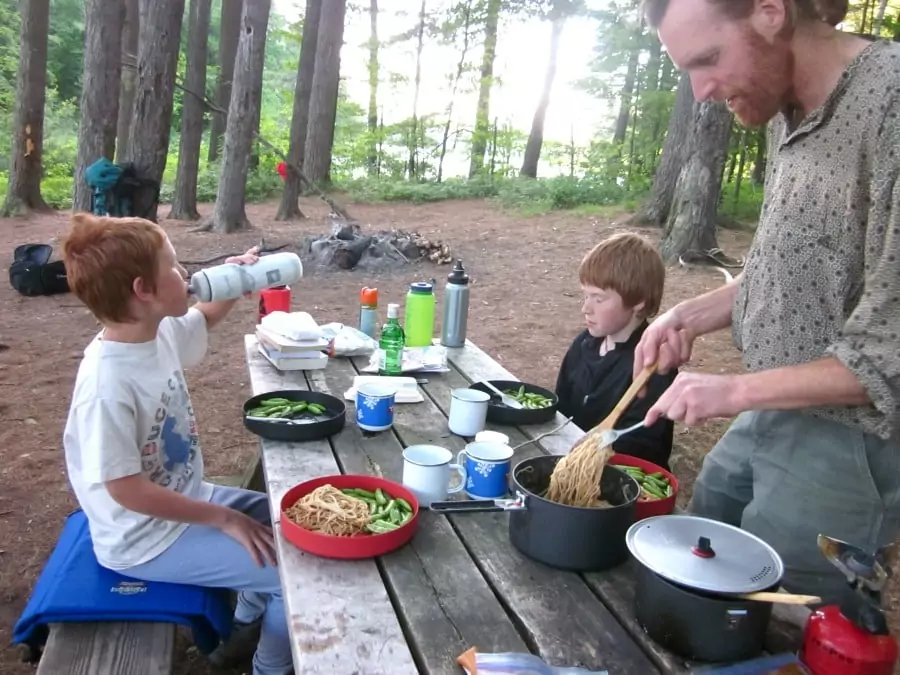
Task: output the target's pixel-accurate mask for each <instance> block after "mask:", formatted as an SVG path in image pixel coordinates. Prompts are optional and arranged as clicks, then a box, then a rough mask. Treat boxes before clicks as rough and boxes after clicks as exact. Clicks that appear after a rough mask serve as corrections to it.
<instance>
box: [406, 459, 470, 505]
mask: <svg viewBox="0 0 900 675" xmlns="http://www.w3.org/2000/svg"><path fill="white" fill-rule="evenodd" d="M451 461H453V453H452V452H450V451H449V450H447V449H446V448H442V447H440V446H438V445H411V446H409V447H408V448H406V450H404V451H403V485H405V486H406V487H407V488H409V490H410V491H411V492H412V493H413V494H414V495H415V496H416V499H417V500H418V501H419V505H420V506H422V507H427V506H429V505H430V504H431V502H442V501H444V500H445V499H447V495H452V494H455V493H457V492H460V491H461V490H462V489H463V488H465V486H466V470H465V469H464V468H463V467H461V466H459V464H451V463H450V462H451ZM454 472H455V473H457V474H459V478H460V480H459V484H458V485H454V486H452V487H451V486H450V478H451V475H452V474H453V473H454Z"/></svg>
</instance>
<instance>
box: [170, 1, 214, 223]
mask: <svg viewBox="0 0 900 675" xmlns="http://www.w3.org/2000/svg"><path fill="white" fill-rule="evenodd" d="M190 1H191V4H190V21H189V24H188V54H187V65H186V68H185V69H186V71H187V72H186V74H185V78H184V87H185V89H187V90H188V91H190V92H195V93H194V94H186V95H185V96H184V99H183V101H184V102H183V104H182V106H181V141H180V143H179V147H178V170H177V173H176V176H175V194H174V196H173V199H172V210H171V211H169V218H172V219H173V220H199V219H200V214H199V213H198V212H197V173H198V170H199V167H200V144H201V142H202V141H203V109H204V107H205V103H204V101H203V99H201V98H200V96H199V95H202V94H203V92H205V91H206V54H207V45H208V40H207V36H208V35H209V15H210V11H211V5H212V2H211V0H190ZM198 94H199V95H198Z"/></svg>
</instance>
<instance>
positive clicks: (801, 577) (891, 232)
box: [635, 0, 900, 601]
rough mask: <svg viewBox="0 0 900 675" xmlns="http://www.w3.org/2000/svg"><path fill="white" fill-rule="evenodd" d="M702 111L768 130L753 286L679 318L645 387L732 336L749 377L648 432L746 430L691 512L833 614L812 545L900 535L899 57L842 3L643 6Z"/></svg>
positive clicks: (688, 388) (713, 461) (718, 293)
mask: <svg viewBox="0 0 900 675" xmlns="http://www.w3.org/2000/svg"><path fill="white" fill-rule="evenodd" d="M645 1H646V10H647V16H648V19H649V21H650V23H651V25H653V26H655V27H656V28H657V30H658V33H659V37H660V40H661V41H662V42H663V44H664V45H665V46H666V49H667V50H668V53H669V56H670V57H671V58H672V60H673V61H674V63H675V64H676V65H677V66H678V67H679V68H680V69H681V70H683V71H685V72H686V73H687V75H688V76H690V78H691V84H692V85H693V89H694V95H695V97H696V98H697V99H698V100H704V99H713V100H718V101H726V102H727V104H728V106H729V108H730V109H731V110H732V111H733V112H734V114H735V115H736V116H737V118H738V120H739V121H741V122H742V123H743V124H746V125H762V124H765V123H767V122H769V121H771V126H770V128H769V160H768V161H769V164H768V167H767V175H766V188H765V189H766V194H765V203H764V205H763V208H762V213H761V214H760V222H759V227H758V229H757V233H756V237H755V239H754V242H753V246H752V248H751V251H750V253H749V255H748V257H747V262H746V266H745V270H744V273H743V275H742V276H741V277H740V278H738V279H736V280H735V281H734V282H732V283H730V284H728V285H726V286H724V287H722V288H719V289H717V290H715V291H713V292H711V293H708V294H706V295H703V296H700V297H698V298H694V299H691V300H688V301H685V302H683V303H681V304H679V305H677V306H676V307H674V308H673V309H671V310H669V311H668V312H666V313H665V314H663V315H662V316H660V317H659V318H658V319H657V320H656V321H654V322H653V323H652V324H651V325H650V327H649V328H648V330H647V331H646V332H645V333H644V336H643V338H642V341H641V343H640V345H639V346H638V349H637V354H636V356H635V369H636V371H637V369H639V368H640V367H641V366H642V365H644V364H648V363H652V362H653V361H654V360H655V359H657V358H658V359H659V363H660V368H661V370H663V371H665V370H667V369H669V368H671V367H672V366H675V365H680V364H682V363H684V362H686V361H687V360H688V359H689V358H690V352H691V347H692V343H693V340H694V339H695V338H696V337H697V336H698V335H703V334H704V333H709V332H712V331H715V330H718V329H722V328H726V327H728V326H731V328H732V331H733V336H734V340H735V344H736V345H737V347H738V348H739V349H740V350H741V352H742V354H743V360H744V364H745V366H746V368H747V369H748V371H750V372H747V373H743V374H739V375H709V374H700V373H685V372H682V373H681V374H680V375H679V376H678V378H676V380H675V382H673V384H672V386H671V387H670V388H669V389H668V390H667V392H666V393H665V394H663V396H662V397H661V398H660V399H659V401H658V402H657V403H656V405H654V406H653V407H652V408H651V410H650V412H649V413H648V415H647V419H648V422H651V423H652V422H653V421H655V420H656V418H657V417H658V416H660V415H663V416H665V417H668V418H670V419H674V420H681V421H684V422H685V423H687V424H696V423H699V422H702V421H704V420H707V419H711V418H717V417H732V416H735V415H737V419H736V420H735V421H734V423H733V424H732V426H731V427H730V428H729V430H728V432H727V433H726V434H725V435H724V436H723V437H722V439H721V440H720V441H719V443H718V444H717V445H716V446H715V447H714V448H713V449H712V451H711V452H710V453H709V454H708V455H707V457H706V458H705V460H704V462H703V468H702V470H701V472H700V476H699V477H698V479H697V482H696V484H695V486H694V492H693V498H692V501H691V504H690V507H689V509H690V510H691V511H692V512H693V513H696V514H698V515H703V516H707V517H712V518H716V519H719V520H724V521H726V522H730V523H732V524H736V525H740V526H741V527H742V528H744V529H746V530H748V531H750V532H753V533H755V534H757V535H758V536H760V537H761V538H763V539H764V540H766V541H768V542H769V543H770V544H772V545H773V546H774V547H775V548H776V549H777V550H778V552H779V553H780V554H781V556H782V558H783V560H784V562H785V567H786V574H785V578H784V585H785V587H786V588H788V589H789V590H792V591H795V592H807V593H814V594H819V595H822V596H823V597H824V598H825V599H826V600H827V601H833V600H835V599H837V598H838V597H839V595H840V594H841V593H842V592H843V590H844V589H845V588H846V585H845V583H844V581H843V578H842V577H841V576H840V574H839V573H838V572H837V570H836V569H834V568H833V567H831V566H830V565H829V564H828V563H827V561H825V559H824V558H823V557H822V556H821V554H820V553H819V552H818V550H817V548H816V537H817V535H818V534H819V533H824V534H828V535H831V536H834V537H838V538H840V539H843V540H846V541H849V542H852V543H854V544H857V545H861V546H865V547H867V548H869V549H872V550H875V549H876V548H877V547H878V546H881V545H884V544H887V543H890V542H891V541H893V539H894V538H895V536H896V534H897V533H898V531H900V337H898V336H900V268H898V263H897V261H898V259H900V179H898V175H900V45H896V44H892V43H888V42H884V41H876V42H869V41H866V40H863V39H861V38H858V37H856V36H853V35H850V34H847V33H842V32H839V31H836V30H835V29H834V28H833V26H834V25H836V24H837V23H838V22H839V21H840V20H842V19H843V16H844V14H845V13H846V5H847V3H846V2H845V1H843V0H837V2H835V0H831V2H832V5H833V6H830V7H825V6H824V5H825V3H826V2H827V1H828V0H645Z"/></svg>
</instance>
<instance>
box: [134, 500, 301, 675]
mask: <svg viewBox="0 0 900 675" xmlns="http://www.w3.org/2000/svg"><path fill="white" fill-rule="evenodd" d="M210 501H211V502H213V503H214V504H221V505H222V506H227V507H229V508H232V509H236V510H237V511H240V512H242V513H245V514H247V515H248V516H250V517H251V518H253V519H254V520H257V521H259V522H261V523H264V524H266V525H269V524H271V516H270V514H269V500H268V497H266V495H265V494H263V493H261V492H253V491H252V490H241V489H238V488H232V487H222V486H219V485H217V486H215V489H214V490H213V494H212V498H211V499H210ZM122 574H124V575H126V576H129V577H134V578H135V579H142V580H144V581H168V582H172V583H179V584H191V585H194V586H205V587H208V588H231V589H233V590H236V591H240V593H239V594H238V602H237V607H236V609H235V612H234V618H235V620H237V621H240V622H242V623H252V622H253V621H255V620H256V619H258V618H260V617H262V629H261V633H260V637H259V645H258V646H257V648H256V653H255V654H254V655H253V675H290V673H293V663H294V661H293V657H292V656H291V643H290V637H289V635H288V628H287V616H286V615H285V611H284V600H283V599H282V593H281V580H280V578H279V576H278V569H277V568H275V567H270V566H269V565H268V564H266V565H265V566H264V567H259V566H257V564H256V563H255V562H253V559H252V558H251V557H250V554H249V553H248V552H247V549H245V548H244V547H243V546H242V545H241V544H239V543H238V542H237V540H235V539H232V538H231V537H229V536H228V535H227V534H225V533H224V532H222V531H221V530H217V529H216V528H214V527H207V526H205V525H191V526H189V527H188V528H187V529H186V530H185V531H184V532H183V533H182V534H181V536H180V537H178V539H176V540H175V543H174V544H172V545H171V546H170V547H169V548H167V549H166V550H165V551H163V552H162V553H161V554H160V555H158V556H157V557H156V558H154V559H153V560H150V561H148V562H146V563H143V564H142V565H135V566H134V567H129V568H128V569H127V570H122Z"/></svg>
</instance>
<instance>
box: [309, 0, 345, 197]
mask: <svg viewBox="0 0 900 675" xmlns="http://www.w3.org/2000/svg"><path fill="white" fill-rule="evenodd" d="M346 10H347V2H346V0H328V1H327V2H323V5H322V14H321V17H320V19H319V38H318V43H317V44H316V70H315V73H314V74H313V82H312V94H311V96H310V100H309V128H308V129H307V132H306V153H305V156H304V159H303V171H304V173H305V174H306V177H307V178H309V180H310V181H312V182H313V183H320V184H328V183H329V182H331V150H332V147H333V145H334V123H335V119H336V117H337V99H338V87H339V85H340V76H341V45H342V44H343V42H344V16H345V13H346Z"/></svg>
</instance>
